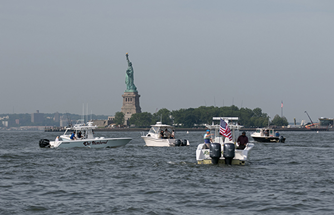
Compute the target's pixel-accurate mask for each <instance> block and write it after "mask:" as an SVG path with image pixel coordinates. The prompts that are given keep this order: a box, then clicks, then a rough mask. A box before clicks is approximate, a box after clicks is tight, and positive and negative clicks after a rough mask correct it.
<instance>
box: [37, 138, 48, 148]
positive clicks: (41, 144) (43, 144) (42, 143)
mask: <svg viewBox="0 0 334 215" xmlns="http://www.w3.org/2000/svg"><path fill="white" fill-rule="evenodd" d="M39 147H41V148H50V140H48V139H40V140H39Z"/></svg>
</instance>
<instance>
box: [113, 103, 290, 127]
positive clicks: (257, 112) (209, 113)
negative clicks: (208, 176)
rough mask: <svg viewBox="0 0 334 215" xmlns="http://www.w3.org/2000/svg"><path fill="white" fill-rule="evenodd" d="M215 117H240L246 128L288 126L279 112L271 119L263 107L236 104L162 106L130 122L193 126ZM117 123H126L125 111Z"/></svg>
mask: <svg viewBox="0 0 334 215" xmlns="http://www.w3.org/2000/svg"><path fill="white" fill-rule="evenodd" d="M213 117H238V118H239V124H240V125H243V126H244V127H246V128H250V127H266V126H268V125H276V126H286V125H288V124H289V123H288V120H287V119H286V118H285V117H284V116H283V117H280V116H279V115H278V114H276V115H275V117H274V118H273V119H272V120H271V121H270V117H269V116H268V114H266V113H263V112H262V110H261V108H255V109H253V110H251V109H249V108H238V107H237V106H235V105H232V106H230V107H228V106H224V107H214V106H211V107H207V106H201V107H198V108H188V109H180V110H173V111H170V110H168V109H166V108H162V109H160V110H159V111H157V112H156V113H154V114H151V113H149V112H143V113H135V114H132V116H131V118H130V119H129V124H130V125H133V126H135V127H137V128H148V127H150V126H151V125H153V124H155V123H156V122H160V121H161V122H163V123H164V124H168V125H174V126H176V127H183V128H193V127H203V126H204V125H205V124H211V123H212V118H213ZM115 124H116V125H123V124H124V113H122V112H116V114H115Z"/></svg>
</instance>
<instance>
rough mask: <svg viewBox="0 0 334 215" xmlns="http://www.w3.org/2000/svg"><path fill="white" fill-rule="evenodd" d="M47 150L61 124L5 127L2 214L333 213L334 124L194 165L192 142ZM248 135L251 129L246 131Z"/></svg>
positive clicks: (192, 135)
mask: <svg viewBox="0 0 334 215" xmlns="http://www.w3.org/2000/svg"><path fill="white" fill-rule="evenodd" d="M95 133H96V134H95V135H96V136H105V137H131V138H133V140H132V141H131V142H130V143H129V144H127V145H126V146H124V147H120V148H105V149H90V148H73V149H42V148H39V145H38V141H39V139H42V138H43V139H44V138H46V139H50V140H53V139H54V138H55V137H56V136H57V135H60V134H61V133H57V132H38V131H35V132H33V131H0V214H1V215H6V214H10V215H12V214H152V215H153V214H159V215H161V214H231V213H233V214H333V213H334V204H333V202H334V159H333V155H334V139H333V136H334V132H319V133H317V132H316V131H313V132H311V131H309V132H281V134H282V135H283V136H285V137H286V142H285V143H255V146H254V148H253V150H252V151H251V152H250V157H249V161H248V163H247V164H246V165H245V166H215V165H198V164H196V158H195V154H196V148H197V145H198V144H199V143H201V142H202V138H203V134H204V132H189V133H187V132H186V131H184V132H178V133H177V134H176V135H178V138H181V139H188V140H189V141H190V144H191V145H190V146H187V147H170V148H167V147H164V148H158V147H146V146H144V145H145V143H144V141H143V140H142V139H141V138H140V136H141V133H140V132H133V131H131V132H95ZM247 135H248V137H249V139H250V140H251V139H252V138H250V133H249V132H247Z"/></svg>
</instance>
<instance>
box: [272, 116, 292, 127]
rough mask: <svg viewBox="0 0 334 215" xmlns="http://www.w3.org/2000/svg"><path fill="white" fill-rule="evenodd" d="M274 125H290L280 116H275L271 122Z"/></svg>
mask: <svg viewBox="0 0 334 215" xmlns="http://www.w3.org/2000/svg"><path fill="white" fill-rule="evenodd" d="M271 124H272V125H277V126H287V125H289V123H288V120H287V119H286V118H285V117H284V116H283V117H280V116H279V115H278V114H276V115H275V116H274V119H273V120H272V121H271Z"/></svg>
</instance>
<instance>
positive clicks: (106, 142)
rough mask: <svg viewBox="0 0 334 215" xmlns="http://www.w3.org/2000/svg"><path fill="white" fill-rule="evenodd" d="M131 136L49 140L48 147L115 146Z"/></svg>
mask: <svg viewBox="0 0 334 215" xmlns="http://www.w3.org/2000/svg"><path fill="white" fill-rule="evenodd" d="M131 140H132V139H131V138H105V139H84V140H63V141H50V148H75V147H88V148H116V147H121V146H125V145H126V144H128V143H129V142H130V141H131Z"/></svg>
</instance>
